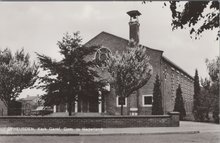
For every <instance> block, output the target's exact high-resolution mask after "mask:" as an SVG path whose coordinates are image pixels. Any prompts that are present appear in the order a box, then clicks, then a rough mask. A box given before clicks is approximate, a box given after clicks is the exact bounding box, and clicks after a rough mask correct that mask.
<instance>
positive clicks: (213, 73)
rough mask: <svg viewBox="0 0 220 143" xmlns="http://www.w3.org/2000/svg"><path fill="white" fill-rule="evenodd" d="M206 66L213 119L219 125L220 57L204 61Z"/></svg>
mask: <svg viewBox="0 0 220 143" xmlns="http://www.w3.org/2000/svg"><path fill="white" fill-rule="evenodd" d="M206 65H207V69H208V71H209V76H210V78H211V81H212V83H211V88H210V90H211V93H212V94H213V96H214V97H213V98H214V102H213V103H212V104H213V106H214V109H213V118H214V120H215V122H218V123H219V108H220V104H219V102H220V98H219V93H220V91H219V90H220V88H219V82H220V80H219V78H220V74H219V73H220V69H219V67H220V57H217V58H216V59H214V60H208V59H207V60H206Z"/></svg>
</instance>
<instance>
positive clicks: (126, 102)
mask: <svg viewBox="0 0 220 143" xmlns="http://www.w3.org/2000/svg"><path fill="white" fill-rule="evenodd" d="M118 99H119V96H116V107H121V105H119V104H118V102H119V101H118ZM127 105H128V98H127V97H125V105H123V107H127Z"/></svg>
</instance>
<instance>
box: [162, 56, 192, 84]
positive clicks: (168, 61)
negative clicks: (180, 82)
mask: <svg viewBox="0 0 220 143" xmlns="http://www.w3.org/2000/svg"><path fill="white" fill-rule="evenodd" d="M162 60H164V61H165V62H166V63H168V64H169V65H171V66H172V67H174V68H176V69H177V70H179V71H181V72H182V73H184V74H185V75H187V76H188V77H189V78H190V79H192V80H193V79H194V78H193V77H192V76H191V75H190V74H188V73H187V72H186V71H184V70H183V69H182V68H180V67H179V66H178V65H176V64H175V63H174V62H172V61H171V60H169V59H168V58H167V57H165V56H162Z"/></svg>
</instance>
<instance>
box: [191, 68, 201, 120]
mask: <svg viewBox="0 0 220 143" xmlns="http://www.w3.org/2000/svg"><path fill="white" fill-rule="evenodd" d="M200 92H201V88H200V84H199V76H198V71H197V69H196V71H195V76H194V95H193V115H194V118H195V120H196V121H198V120H199V114H202V113H200V112H199V107H200V106H201V105H200V100H199V97H200Z"/></svg>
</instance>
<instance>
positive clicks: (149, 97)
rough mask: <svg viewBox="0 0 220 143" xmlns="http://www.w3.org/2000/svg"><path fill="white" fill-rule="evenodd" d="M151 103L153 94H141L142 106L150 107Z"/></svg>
mask: <svg viewBox="0 0 220 143" xmlns="http://www.w3.org/2000/svg"><path fill="white" fill-rule="evenodd" d="M152 103H153V95H152V94H150V95H143V96H142V105H143V106H144V107H151V106H152Z"/></svg>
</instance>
